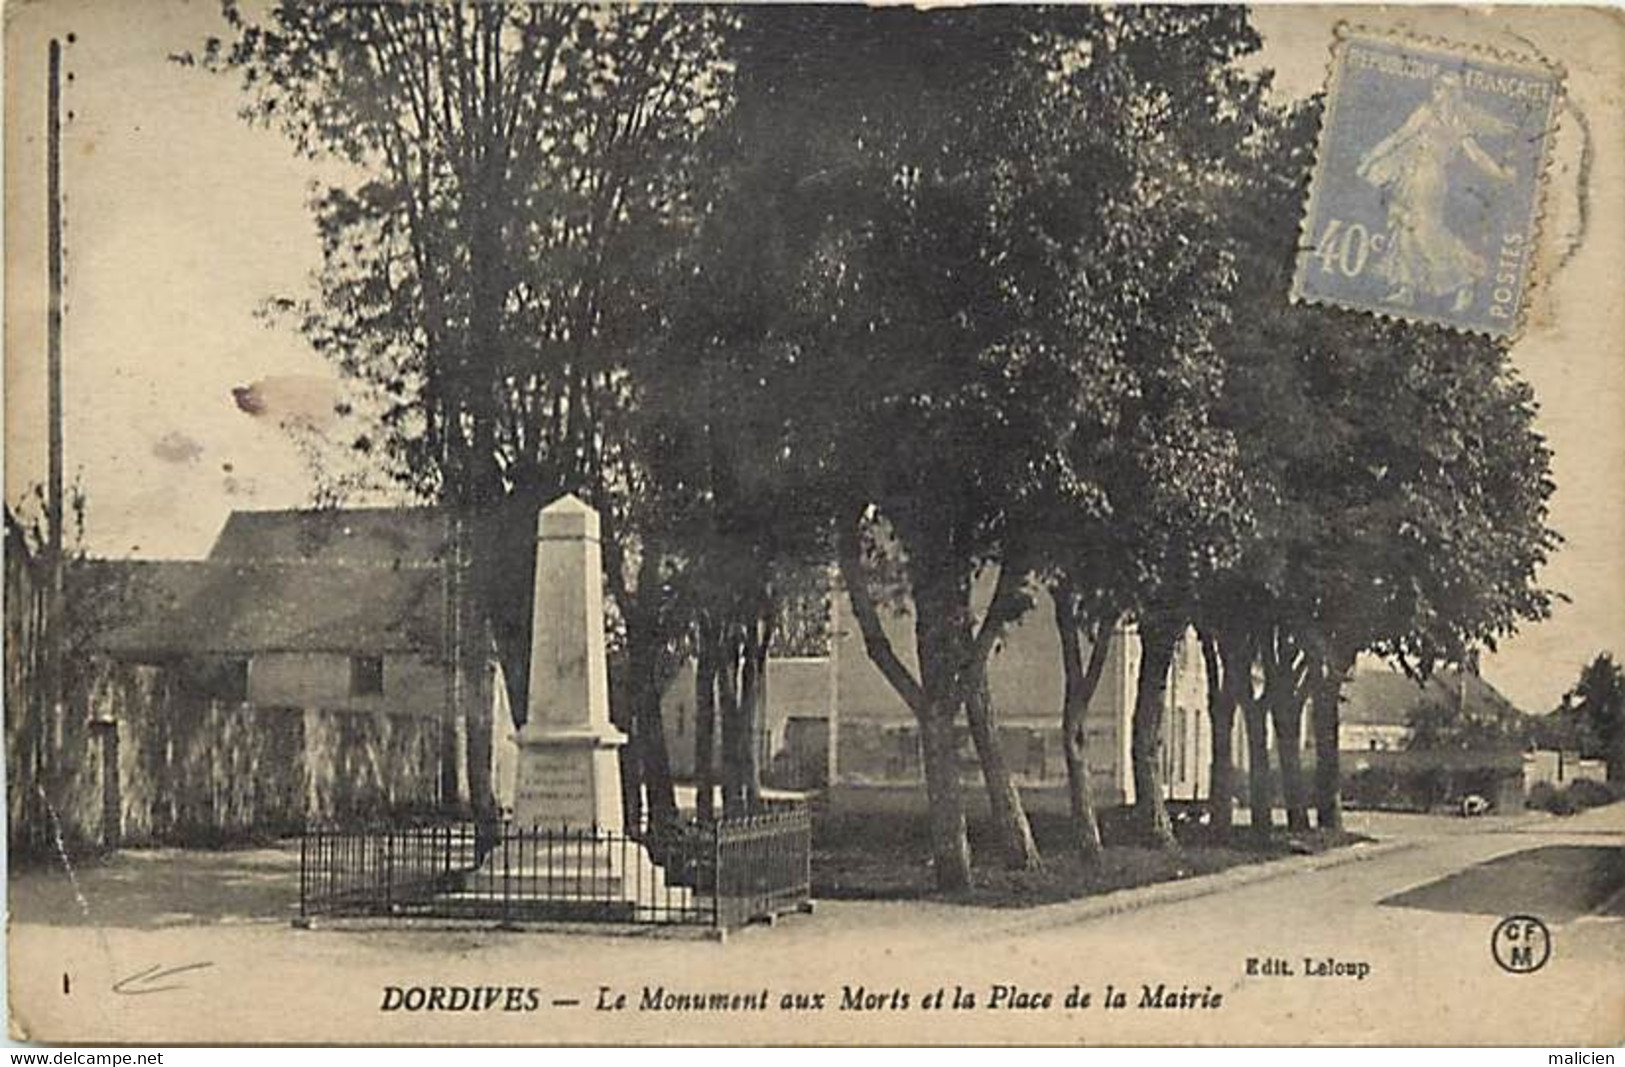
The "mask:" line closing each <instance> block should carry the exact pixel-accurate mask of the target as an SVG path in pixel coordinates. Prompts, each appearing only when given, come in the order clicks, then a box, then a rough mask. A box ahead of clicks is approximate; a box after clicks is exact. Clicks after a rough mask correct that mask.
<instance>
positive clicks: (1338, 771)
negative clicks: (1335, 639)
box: [1312, 652, 1354, 830]
mask: <svg viewBox="0 0 1625 1067" xmlns="http://www.w3.org/2000/svg"><path fill="white" fill-rule="evenodd" d="M1353 666H1354V657H1353V656H1351V655H1348V654H1346V653H1343V652H1334V653H1333V654H1332V656H1331V657H1330V658H1329V659H1328V660H1327V662H1326V663H1324V664H1322V665H1321V670H1320V673H1319V676H1318V677H1317V678H1316V679H1315V691H1314V705H1313V712H1312V724H1313V729H1314V737H1315V822H1316V824H1317V825H1318V826H1319V827H1320V828H1321V829H1322V830H1341V829H1342V828H1343V767H1342V760H1341V757H1340V755H1339V750H1338V733H1339V730H1338V726H1339V715H1338V708H1339V705H1340V704H1341V703H1342V700H1343V683H1344V682H1345V681H1346V680H1347V679H1348V675H1349V671H1350V670H1352V669H1353Z"/></svg>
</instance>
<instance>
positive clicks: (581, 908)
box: [474, 496, 693, 919]
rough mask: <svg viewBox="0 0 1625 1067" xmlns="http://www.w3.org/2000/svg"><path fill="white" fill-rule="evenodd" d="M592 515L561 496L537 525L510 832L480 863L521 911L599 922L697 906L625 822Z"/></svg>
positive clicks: (487, 879) (484, 876) (484, 877)
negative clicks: (526, 683) (526, 684)
mask: <svg viewBox="0 0 1625 1067" xmlns="http://www.w3.org/2000/svg"><path fill="white" fill-rule="evenodd" d="M603 580H604V579H603V563H602V552H601V549H600V548H599V543H598V513H597V512H596V511H594V510H593V509H592V508H590V507H588V506H587V505H586V504H585V503H583V502H582V501H581V500H579V499H577V498H576V497H574V496H564V497H560V498H559V499H558V500H555V501H553V502H552V503H551V504H549V505H547V507H545V508H543V509H542V510H541V512H540V514H538V516H537V520H536V583H535V599H534V601H533V602H532V614H531V646H530V647H531V651H530V694H529V700H528V703H527V707H526V711H527V714H526V719H525V725H524V727H523V728H522V729H520V731H519V736H518V747H519V767H518V772H517V775H516V782H515V788H514V799H513V824H512V828H511V830H510V831H509V833H510V834H511V835H512V837H513V838H515V839H517V841H516V847H503V846H501V845H499V846H498V847H497V848H496V849H493V850H492V852H491V853H490V854H489V855H488V856H487V857H486V860H485V863H484V865H483V869H482V871H481V872H479V873H480V877H477V878H476V879H474V883H475V884H476V885H487V886H494V885H497V884H501V885H503V886H505V887H507V888H505V889H504V890H503V892H504V893H507V894H510V896H511V902H512V903H514V904H515V905H516V906H517V907H518V910H519V912H520V913H521V914H525V915H531V916H534V917H536V918H548V917H553V916H560V915H566V916H570V917H582V916H586V917H597V918H606V919H626V918H633V917H636V916H638V915H640V914H642V915H650V914H655V913H658V914H664V915H666V916H668V917H669V916H670V914H671V913H672V911H673V910H677V911H682V910H685V909H688V908H691V907H692V906H693V890H691V889H690V888H688V887H686V886H668V885H667V884H666V881H665V874H664V871H662V869H661V868H660V867H658V866H656V865H655V864H654V862H653V861H652V860H651V859H650V857H649V853H648V851H647V850H646V849H645V848H644V846H643V845H642V844H641V843H640V842H639V841H636V840H632V839H629V838H628V837H627V836H626V834H625V832H624V830H625V827H624V826H623V823H622V817H621V803H622V801H621V769H620V761H619V760H620V748H621V746H622V745H624V744H626V735H625V734H623V733H621V732H620V731H619V730H617V729H616V728H615V727H614V726H613V725H612V724H611V723H610V721H609V679H608V671H607V668H606V664H605V654H604V593H603Z"/></svg>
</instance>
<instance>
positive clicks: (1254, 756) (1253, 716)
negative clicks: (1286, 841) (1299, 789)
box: [1242, 699, 1275, 846]
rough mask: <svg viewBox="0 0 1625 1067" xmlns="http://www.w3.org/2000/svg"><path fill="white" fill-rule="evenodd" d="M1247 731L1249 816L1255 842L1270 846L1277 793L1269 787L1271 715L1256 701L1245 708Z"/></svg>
mask: <svg viewBox="0 0 1625 1067" xmlns="http://www.w3.org/2000/svg"><path fill="white" fill-rule="evenodd" d="M1242 718H1243V719H1244V720H1245V723H1244V725H1245V726H1246V729H1247V812H1248V818H1249V819H1250V820H1251V827H1250V831H1251V834H1252V838H1253V842H1254V843H1255V844H1257V845H1259V846H1264V845H1268V844H1269V841H1270V833H1271V831H1273V830H1274V827H1275V790H1274V789H1273V788H1271V783H1270V732H1269V712H1268V711H1267V710H1265V708H1264V705H1263V704H1261V703H1259V701H1258V700H1257V699H1248V700H1247V701H1245V702H1244V703H1243V704H1242Z"/></svg>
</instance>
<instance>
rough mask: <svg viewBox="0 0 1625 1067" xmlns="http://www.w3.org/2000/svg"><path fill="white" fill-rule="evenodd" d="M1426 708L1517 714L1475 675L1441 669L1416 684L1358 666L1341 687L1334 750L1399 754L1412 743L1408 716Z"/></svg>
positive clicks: (1383, 669)
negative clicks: (1438, 707)
mask: <svg viewBox="0 0 1625 1067" xmlns="http://www.w3.org/2000/svg"><path fill="white" fill-rule="evenodd" d="M1428 704H1442V705H1445V706H1447V707H1451V708H1456V709H1458V710H1460V711H1461V712H1463V717H1464V718H1472V719H1486V720H1487V719H1499V718H1502V717H1505V716H1509V715H1516V714H1517V708H1516V707H1515V706H1514V705H1513V703H1512V702H1511V701H1510V700H1508V699H1507V698H1506V697H1505V696H1503V695H1502V694H1501V692H1500V690H1498V689H1496V688H1495V687H1494V686H1493V685H1491V684H1490V683H1489V682H1487V681H1485V680H1484V679H1483V677H1482V676H1480V675H1479V674H1477V673H1475V672H1473V671H1463V670H1456V669H1448V670H1441V671H1437V672H1435V673H1434V674H1432V675H1430V676H1429V677H1428V679H1427V681H1425V682H1418V681H1417V680H1416V679H1414V678H1411V677H1410V676H1409V675H1406V674H1404V673H1402V672H1400V671H1398V670H1395V669H1394V668H1392V667H1388V666H1372V667H1361V668H1359V669H1358V670H1356V671H1355V672H1354V677H1353V678H1351V679H1350V680H1349V682H1348V684H1347V685H1345V686H1344V687H1343V703H1342V705H1341V707H1340V708H1339V712H1338V723H1339V725H1338V742H1337V747H1338V748H1339V749H1341V750H1342V751H1344V752H1397V751H1400V750H1402V749H1404V748H1405V747H1406V745H1407V744H1408V743H1409V741H1410V739H1411V733H1412V730H1411V718H1412V716H1413V715H1414V714H1415V713H1416V712H1417V711H1418V710H1419V709H1420V708H1422V707H1424V706H1425V705H1428ZM1306 732H1307V731H1306Z"/></svg>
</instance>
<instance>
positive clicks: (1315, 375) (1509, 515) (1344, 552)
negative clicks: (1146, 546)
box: [1208, 104, 1557, 829]
mask: <svg viewBox="0 0 1625 1067" xmlns="http://www.w3.org/2000/svg"><path fill="white" fill-rule="evenodd" d="M1315 113H1316V107H1315V105H1312V104H1311V105H1309V106H1304V107H1299V108H1295V109H1291V110H1288V111H1285V112H1282V113H1280V114H1278V115H1275V116H1273V117H1272V116H1270V115H1269V114H1267V113H1266V114H1265V115H1263V116H1262V117H1263V118H1264V119H1265V120H1266V121H1264V122H1263V123H1262V124H1261V128H1260V135H1259V137H1258V138H1257V140H1256V142H1255V146H1256V151H1255V153H1254V155H1253V160H1254V163H1255V166H1254V167H1253V169H1252V170H1251V171H1250V174H1249V177H1248V180H1247V181H1245V182H1243V183H1242V184H1240V185H1238V187H1237V190H1236V192H1237V196H1236V208H1235V210H1234V212H1233V218H1234V220H1235V223H1234V224H1235V227H1236V230H1237V233H1238V234H1239V235H1240V243H1239V248H1240V251H1241V255H1242V260H1241V263H1242V265H1243V269H1242V271H1241V279H1242V281H1241V284H1240V285H1239V286H1238V288H1237V291H1236V311H1235V314H1234V315H1233V316H1232V319H1231V322H1232V325H1231V327H1230V329H1229V330H1227V331H1226V334H1225V336H1224V338H1223V339H1222V341H1221V345H1220V349H1221V352H1222V354H1223V356H1224V363H1225V388H1224V393H1223V399H1222V402H1221V403H1220V405H1219V408H1218V413H1217V419H1218V421H1219V422H1220V424H1222V425H1223V426H1225V427H1226V428H1227V429H1228V430H1229V431H1230V432H1231V433H1232V434H1233V435H1234V437H1235V439H1236V440H1237V442H1238V444H1239V448H1240V454H1241V464H1240V466H1241V470H1242V471H1243V472H1244V478H1243V485H1244V486H1245V490H1244V491H1245V492H1246V494H1247V495H1248V499H1249V502H1250V508H1251V511H1252V513H1253V517H1254V520H1255V526H1254V530H1253V535H1252V536H1251V537H1249V538H1248V540H1247V544H1246V546H1245V550H1244V552H1243V555H1242V557H1241V562H1240V564H1239V565H1238V566H1237V567H1236V568H1234V569H1233V570H1232V571H1231V572H1230V574H1228V575H1227V576H1226V577H1225V578H1224V579H1223V581H1221V582H1220V583H1218V584H1216V585H1215V586H1213V587H1212V588H1210V589H1209V591H1208V593H1209V598H1210V600H1211V601H1212V602H1211V603H1210V604H1209V605H1208V608H1209V614H1210V616H1211V617H1215V618H1219V617H1222V618H1225V619H1228V620H1230V621H1231V623H1232V624H1233V628H1234V629H1235V631H1236V633H1235V634H1234V635H1233V637H1232V638H1231V643H1232V644H1233V645H1235V647H1236V648H1238V649H1241V648H1243V647H1245V649H1246V650H1247V651H1246V654H1248V655H1251V656H1253V657H1254V658H1255V660H1256V662H1257V663H1258V664H1259V666H1260V667H1261V668H1262V674H1263V678H1264V683H1265V684H1264V692H1263V700H1264V703H1265V704H1266V705H1267V706H1268V710H1269V714H1270V719H1271V722H1272V724H1273V726H1274V729H1275V733H1276V739H1277V746H1276V748H1277V756H1278V758H1279V760H1280V763H1281V778H1282V792H1283V794H1284V800H1285V802H1286V806H1287V811H1288V819H1289V825H1290V826H1291V828H1293V829H1305V828H1307V826H1308V816H1307V807H1308V805H1307V800H1308V796H1307V789H1306V788H1305V783H1304V782H1303V780H1302V773H1301V767H1300V764H1299V760H1298V748H1299V742H1300V738H1301V724H1302V717H1303V710H1304V707H1305V704H1306V703H1307V702H1309V701H1310V699H1311V697H1312V698H1313V710H1314V718H1313V738H1314V742H1315V750H1316V756H1317V760H1316V766H1317V779H1316V783H1315V797H1314V800H1315V806H1316V808H1317V811H1318V814H1319V821H1320V823H1321V825H1322V826H1324V827H1326V828H1336V827H1337V826H1338V825H1339V823H1340V818H1341V812H1340V802H1339V777H1340V771H1339V764H1338V744H1337V735H1338V716H1337V708H1338V704H1339V701H1340V699H1341V689H1342V685H1343V683H1344V681H1345V679H1346V678H1347V676H1348V674H1349V672H1350V671H1351V670H1352V667H1353V665H1354V662H1355V659H1356V657H1357V656H1358V655H1359V654H1361V653H1366V652H1369V653H1373V654H1376V655H1381V656H1386V657H1389V658H1392V659H1395V660H1396V661H1398V662H1400V663H1401V664H1402V665H1404V666H1405V667H1406V669H1407V670H1409V671H1411V672H1412V673H1415V674H1417V675H1419V676H1422V675H1425V674H1427V673H1428V672H1429V671H1431V670H1432V669H1434V668H1435V667H1436V666H1437V665H1439V664H1442V663H1458V664H1461V663H1466V662H1468V661H1469V660H1470V658H1471V657H1472V655H1473V654H1474V652H1475V650H1476V649H1477V648H1479V647H1488V648H1493V647H1494V646H1495V643H1496V641H1497V640H1499V639H1501V638H1504V637H1505V636H1506V635H1508V634H1510V633H1512V632H1514V631H1515V630H1516V628H1517V627H1518V626H1519V625H1520V624H1521V623H1523V622H1526V621H1530V620H1537V619H1540V618H1543V617H1544V616H1545V615H1546V614H1547V613H1548V611H1549V607H1550V601H1551V594H1550V593H1549V592H1548V591H1546V590H1545V589H1544V588H1542V587H1541V585H1540V584H1539V582H1538V571H1539V568H1540V567H1541V565H1542V564H1543V563H1544V562H1545V559H1546V557H1547V555H1548V553H1549V552H1550V551H1551V549H1552V548H1553V547H1554V546H1555V545H1556V543H1557V537H1556V535H1555V534H1554V533H1553V532H1552V531H1551V530H1550V529H1549V527H1548V526H1547V522H1546V518H1547V511H1546V501H1547V499H1548V497H1549V495H1550V493H1551V489H1552V485H1551V479H1550V472H1549V462H1550V456H1549V452H1548V451H1547V449H1546V447H1545V445H1544V442H1543V441H1542V440H1541V438H1540V437H1539V435H1538V434H1537V433H1535V431H1534V429H1533V418H1534V406H1533V402H1532V396H1531V394H1530V391H1529V388H1528V386H1527V385H1526V384H1524V383H1523V382H1521V381H1520V380H1518V378H1517V377H1516V375H1515V374H1514V373H1513V372H1512V370H1511V368H1510V365H1509V363H1508V360H1507V354H1506V351H1505V348H1504V346H1501V345H1498V344H1496V343H1493V342H1490V341H1488V340H1486V339H1484V338H1479V337H1471V336H1465V335H1460V334H1455V333H1451V332H1449V331H1444V330H1440V329H1436V328H1432V327H1419V326H1413V325H1409V324H1404V323H1395V322H1387V321H1383V320H1379V319H1375V318H1373V317H1370V316H1364V315H1353V314H1349V313H1346V312H1342V311H1336V310H1331V309H1326V308H1318V307H1308V306H1293V305H1290V304H1288V303H1287V300H1286V298H1285V295H1284V294H1286V293H1287V292H1288V291H1289V288H1288V286H1289V280H1290V274H1291V271H1292V269H1293V267H1294V264H1295V261H1296V257H1297V255H1298V249H1297V247H1296V241H1297V237H1296V233H1295V229H1294V228H1293V226H1292V225H1291V221H1290V220H1291V219H1292V218H1293V217H1295V216H1294V215H1293V210H1294V209H1293V207H1292V205H1293V204H1295V203H1296V200H1297V198H1298V196H1299V189H1300V185H1301V181H1302V176H1303V175H1304V174H1306V173H1307V166H1308V154H1309V152H1310V149H1311V145H1312V143H1313V130H1314V126H1315V121H1314V120H1315ZM1319 267H1320V264H1318V262H1314V263H1311V264H1310V267H1309V269H1319ZM1220 642H1221V644H1222V643H1223V642H1224V637H1223V635H1222V634H1221V635H1220ZM1249 669H1250V668H1249ZM1238 680H1239V679H1238ZM1243 706H1244V707H1245V706H1246V699H1245V698H1243ZM1249 725H1250V722H1249ZM1258 769H1259V768H1258V764H1257V762H1256V760H1255V762H1254V770H1255V772H1256V771H1257V770H1258ZM1259 815H1260V812H1259V811H1258V810H1256V809H1255V811H1254V820H1255V824H1257V823H1259V822H1260V819H1259Z"/></svg>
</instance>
